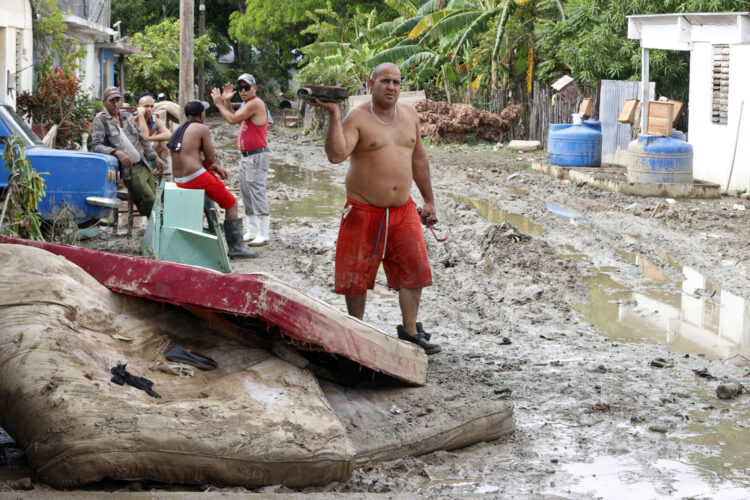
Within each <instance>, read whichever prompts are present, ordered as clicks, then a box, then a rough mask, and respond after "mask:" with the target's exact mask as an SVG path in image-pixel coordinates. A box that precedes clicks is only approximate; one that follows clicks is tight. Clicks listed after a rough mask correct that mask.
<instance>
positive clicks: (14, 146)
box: [0, 135, 45, 241]
mask: <svg viewBox="0 0 750 500" xmlns="http://www.w3.org/2000/svg"><path fill="white" fill-rule="evenodd" d="M3 160H5V168H7V169H8V170H9V172H8V186H7V187H6V188H5V201H4V202H3V208H2V215H0V233H1V234H7V235H9V236H14V237H17V238H26V239H30V240H39V241H41V240H43V239H44V238H42V230H41V227H42V226H41V221H40V220H39V214H38V213H37V211H36V207H37V205H38V204H39V202H40V201H41V200H42V198H44V190H45V183H44V179H43V178H42V177H41V175H39V173H38V172H37V171H36V170H34V168H33V167H32V166H31V162H30V161H29V159H28V158H27V157H26V153H25V152H24V150H23V140H22V139H21V138H20V137H18V136H17V135H11V136H10V137H8V140H7V142H6V143H5V152H4V153H3ZM6 215H7V218H8V224H5V218H6Z"/></svg>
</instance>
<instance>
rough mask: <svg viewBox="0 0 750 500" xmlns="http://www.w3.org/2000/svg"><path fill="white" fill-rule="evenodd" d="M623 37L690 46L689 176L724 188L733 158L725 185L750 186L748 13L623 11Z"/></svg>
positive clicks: (645, 44) (647, 45) (649, 45)
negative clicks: (625, 32)
mask: <svg viewBox="0 0 750 500" xmlns="http://www.w3.org/2000/svg"><path fill="white" fill-rule="evenodd" d="M628 38H631V39H635V40H640V43H641V47H642V48H643V49H646V50H650V49H664V50H688V51H690V95H689V102H688V111H689V115H688V142H690V144H692V146H693V151H694V158H693V177H694V178H696V179H701V180H704V181H710V182H715V183H717V184H719V185H721V186H722V188H727V181H728V179H729V174H730V170H732V164H733V163H734V168H733V170H732V177H731V184H730V185H729V186H728V188H729V191H734V190H748V191H750V189H749V188H750V13H748V12H725V13H712V14H703V13H694V14H693V13H683V14H659V15H636V16H628ZM645 54H646V58H645V59H646V60H648V57H647V52H645ZM656 85H657V91H658V86H659V82H656ZM743 103H744V104H743Z"/></svg>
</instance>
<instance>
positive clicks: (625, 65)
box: [536, 0, 748, 100]
mask: <svg viewBox="0 0 750 500" xmlns="http://www.w3.org/2000/svg"><path fill="white" fill-rule="evenodd" d="M747 7H748V5H747V2H746V1H744V0H619V1H616V2H615V1H612V0H569V1H568V2H566V4H565V14H566V18H565V20H564V21H561V22H557V23H552V22H549V21H546V22H541V23H540V24H539V26H538V28H537V31H536V34H537V37H538V43H539V47H540V49H541V50H542V51H543V52H544V53H545V55H546V57H545V59H544V61H543V62H541V63H540V64H539V74H540V76H541V77H542V78H543V79H554V78H557V77H559V76H560V75H561V74H562V73H563V72H570V74H571V76H573V78H575V79H576V80H579V81H583V82H586V83H590V84H594V83H596V82H597V81H599V80H601V79H619V80H638V79H640V74H641V51H640V45H639V42H638V41H637V40H629V39H628V38H627V31H628V20H627V16H628V15H634V14H665V13H671V12H731V11H746V10H747ZM688 63H689V53H688V52H686V51H664V50H654V51H651V54H650V64H649V71H650V76H651V79H652V80H654V81H655V82H657V83H658V86H659V89H660V92H661V93H663V94H666V95H669V96H671V97H673V98H675V99H682V100H684V99H686V98H687V95H688Z"/></svg>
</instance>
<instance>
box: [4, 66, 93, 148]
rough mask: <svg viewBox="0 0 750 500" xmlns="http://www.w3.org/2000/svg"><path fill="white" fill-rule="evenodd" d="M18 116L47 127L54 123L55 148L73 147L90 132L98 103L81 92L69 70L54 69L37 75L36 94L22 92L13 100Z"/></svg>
mask: <svg viewBox="0 0 750 500" xmlns="http://www.w3.org/2000/svg"><path fill="white" fill-rule="evenodd" d="M16 107H17V111H18V114H20V115H21V116H23V117H24V118H27V119H30V120H31V121H32V122H33V123H39V124H42V125H44V126H45V127H47V128H50V127H52V125H55V124H57V125H58V130H57V139H56V143H55V144H56V145H57V146H58V147H60V148H68V149H70V148H76V145H77V144H80V142H81V137H82V136H83V134H84V133H89V134H90V132H91V120H92V118H93V115H94V113H95V112H96V111H97V110H99V109H101V103H100V102H99V101H98V100H95V99H91V98H90V97H89V96H87V95H86V94H84V92H83V90H81V85H80V81H79V80H78V77H76V75H75V74H74V73H73V71H72V70H70V69H62V68H60V67H55V68H53V69H50V70H47V71H45V72H43V73H41V74H40V76H39V79H38V81H37V84H36V91H35V92H34V93H33V94H31V93H29V92H28V91H25V92H24V93H23V94H21V95H19V96H18V99H17V100H16Z"/></svg>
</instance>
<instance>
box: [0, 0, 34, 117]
mask: <svg viewBox="0 0 750 500" xmlns="http://www.w3.org/2000/svg"><path fill="white" fill-rule="evenodd" d="M33 45H34V36H33V31H32V8H31V1H30V0H0V101H4V102H6V103H8V104H10V105H11V106H15V104H16V96H17V95H18V94H20V93H22V92H23V91H25V90H28V91H31V87H32V85H33V83H34V74H33V69H32V67H33V64H34V58H33V56H34V52H33Z"/></svg>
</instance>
